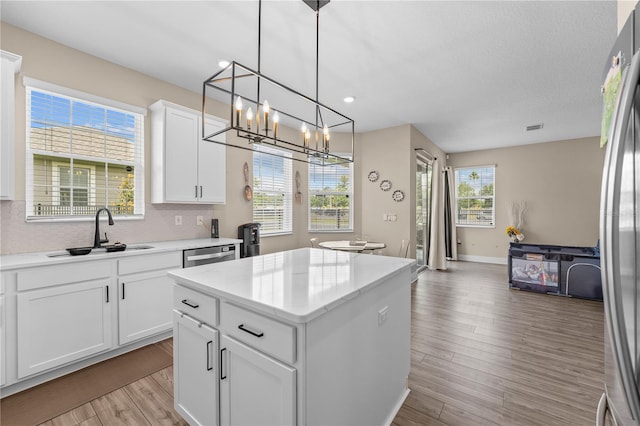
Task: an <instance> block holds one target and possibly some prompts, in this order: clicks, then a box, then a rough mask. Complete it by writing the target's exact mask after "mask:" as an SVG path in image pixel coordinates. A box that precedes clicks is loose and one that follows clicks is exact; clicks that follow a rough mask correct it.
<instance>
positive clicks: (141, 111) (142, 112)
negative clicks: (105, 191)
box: [22, 76, 147, 223]
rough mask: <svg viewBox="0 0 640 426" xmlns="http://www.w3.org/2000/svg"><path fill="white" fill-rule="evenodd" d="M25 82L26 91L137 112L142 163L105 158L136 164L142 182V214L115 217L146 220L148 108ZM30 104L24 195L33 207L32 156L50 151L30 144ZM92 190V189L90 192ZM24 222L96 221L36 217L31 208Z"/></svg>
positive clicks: (138, 190) (139, 191) (138, 195)
mask: <svg viewBox="0 0 640 426" xmlns="http://www.w3.org/2000/svg"><path fill="white" fill-rule="evenodd" d="M22 82H23V85H24V86H25V92H26V93H27V96H28V93H29V91H30V90H37V91H45V92H51V93H52V94H53V95H61V96H66V97H71V98H76V99H78V100H80V101H82V102H85V103H94V104H96V105H98V106H101V107H108V108H110V109H113V110H120V111H121V112H125V113H132V114H136V127H137V128H139V129H140V146H139V147H138V149H139V157H140V162H139V163H135V162H133V163H132V162H129V161H119V160H109V161H106V162H105V164H107V163H111V164H118V165H130V166H134V167H135V171H134V180H135V182H139V184H137V185H136V203H137V204H139V208H140V213H136V214H133V215H128V216H117V217H116V218H115V220H127V221H128V220H143V219H144V217H145V210H146V209H145V193H144V187H145V185H146V182H145V179H144V176H145V171H144V170H145V164H144V158H145V152H144V148H145V146H144V145H145V129H144V117H146V115H147V109H146V108H144V107H139V106H135V105H130V104H127V103H124V102H119V101H116V100H113V99H109V98H104V97H102V96H97V95H93V94H90V93H86V92H82V91H80V90H75V89H70V88H68V87H64V86H59V85H57V84H54V83H49V82H46V81H42V80H37V79H34V78H30V77H26V76H25V77H23V79H22ZM29 104H30V101H29V100H27V102H25V109H26V112H25V114H26V115H25V130H26V149H25V153H26V163H27V164H26V167H25V172H26V176H25V182H26V189H25V195H26V197H25V198H26V200H27V201H30V204H31V205H30V206H29V202H28V203H27V206H28V207H31V208H33V181H32V179H31V178H30V177H29V176H33V155H34V154H45V155H49V153H43V152H42V151H40V150H32V149H31V148H30V146H31V136H30V134H31V132H30V131H29V126H30V124H29V123H28V121H27V119H28V118H29V117H30V112H29V111H28V108H29ZM68 158H69V159H71V158H74V159H84V157H83V156H78V155H73V154H71V155H69V157H68ZM87 160H94V158H87ZM90 192H91V191H90ZM25 215H26V217H25V222H27V223H29V222H89V221H94V220H95V218H93V217H91V216H45V217H38V216H33V215H29V211H28V210H25Z"/></svg>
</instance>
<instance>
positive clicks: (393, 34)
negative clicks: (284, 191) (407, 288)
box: [0, 0, 617, 153]
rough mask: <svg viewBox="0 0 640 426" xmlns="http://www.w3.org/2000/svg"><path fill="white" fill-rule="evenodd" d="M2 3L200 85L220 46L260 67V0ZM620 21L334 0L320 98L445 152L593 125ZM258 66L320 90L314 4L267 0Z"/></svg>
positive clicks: (590, 132) (45, 29)
mask: <svg viewBox="0 0 640 426" xmlns="http://www.w3.org/2000/svg"><path fill="white" fill-rule="evenodd" d="M0 7H1V9H0V12H1V15H0V16H1V18H2V20H3V21H5V22H8V23H10V24H13V25H15V26H18V27H21V28H24V29H26V30H28V31H31V32H34V33H36V34H39V35H42V36H44V37H46V38H49V39H52V40H55V41H58V42H60V43H62V44H65V45H68V46H71V47H73V48H76V49H78V50H81V51H84V52H87V53H90V54H92V55H95V56H98V57H101V58H104V59H106V60H109V61H111V62H115V63H118V64H120V65H123V66H126V67H129V68H132V69H134V70H137V71H140V72H142V73H144V74H148V75H151V76H153V77H157V78H159V79H162V80H165V81H168V82H170V83H173V84H176V85H178V86H181V87H184V88H187V89H190V90H192V91H194V92H197V93H201V90H202V82H203V81H204V80H205V79H206V78H208V77H209V76H211V75H212V74H214V73H215V72H217V71H218V66H217V63H218V61H219V60H220V59H229V60H236V61H238V62H239V63H241V64H243V65H246V66H249V67H257V50H258V49H257V14H258V2H257V1H255V0H245V1H238V0H236V1H193V2H191V1H101V2H94V1H71V2H64V1H45V2H35V1H8V0H2V4H1V6H0ZM616 33H617V30H616V2H615V1H546V2H539V1H512V2H511V1H510V2H505V1H463V2H458V1H351V0H332V1H331V2H330V3H329V4H328V5H327V6H325V7H323V8H322V9H321V10H320V74H319V79H320V96H319V100H320V101H321V102H323V103H325V104H328V105H329V106H332V107H333V108H334V109H336V110H338V111H340V112H342V113H344V114H345V115H347V116H349V117H351V118H353V119H354V120H355V123H356V131H357V132H365V131H370V130H375V129H381V128H386V127H391V126H397V125H402V124H407V123H410V124H413V125H414V126H415V127H416V128H417V129H418V130H420V131H421V132H422V133H423V134H424V135H425V136H427V137H428V138H430V139H431V140H432V141H433V142H435V143H436V144H437V145H438V146H439V147H440V148H442V149H443V150H444V151H445V152H450V153H454V152H464V151H471V150H476V149H487V148H496V147H504V146H515V145H520V144H529V143H538V142H547V141H555V140H563V139H572V138H580V137H587V136H595V135H598V134H599V133H600V114H601V97H600V84H601V74H602V70H603V68H604V65H605V62H606V60H607V55H608V53H609V49H610V47H611V45H612V44H613V41H614V40H615V37H616ZM261 70H262V72H263V73H264V74H265V75H268V76H269V77H272V78H275V79H276V80H279V81H281V82H282V83H284V84H286V85H288V86H290V87H292V88H294V89H296V90H298V91H301V92H302V93H304V94H307V95H309V96H311V97H315V14H314V13H313V11H312V10H311V9H310V8H309V7H307V6H306V5H305V4H304V3H303V2H302V1H300V0H295V1H293V0H292V1H267V0H265V1H264V2H263V4H262V63H261ZM347 95H353V96H355V97H356V98H357V100H356V102H354V103H353V104H344V103H343V102H342V99H343V98H344V97H345V96H347ZM538 123H544V128H543V129H542V130H540V131H537V132H528V133H527V132H525V131H524V128H525V126H527V125H531V124H538Z"/></svg>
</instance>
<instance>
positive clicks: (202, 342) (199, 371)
mask: <svg viewBox="0 0 640 426" xmlns="http://www.w3.org/2000/svg"><path fill="white" fill-rule="evenodd" d="M173 317H174V325H173V362H174V371H173V376H174V382H173V383H174V391H173V398H174V401H175V404H174V405H175V408H176V411H178V413H180V415H181V416H182V417H184V418H185V419H186V420H187V421H188V422H189V424H191V425H203V426H204V425H206V426H216V425H218V424H219V418H218V409H217V408H218V407H217V404H216V403H212V401H217V400H218V331H216V330H214V329H213V328H211V327H209V326H207V325H206V324H202V323H201V322H199V321H197V320H195V319H193V318H191V317H189V316H188V315H183V314H181V313H179V312H177V311H174V313H173Z"/></svg>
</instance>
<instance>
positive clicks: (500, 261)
mask: <svg viewBox="0 0 640 426" xmlns="http://www.w3.org/2000/svg"><path fill="white" fill-rule="evenodd" d="M458 260H464V261H465V262H478V263H494V264H496V265H506V264H507V258H506V257H489V256H472V255H467V254H459V255H458Z"/></svg>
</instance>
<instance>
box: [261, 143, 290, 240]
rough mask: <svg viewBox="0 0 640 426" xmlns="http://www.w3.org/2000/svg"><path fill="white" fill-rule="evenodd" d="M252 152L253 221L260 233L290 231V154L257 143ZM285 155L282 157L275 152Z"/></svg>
mask: <svg viewBox="0 0 640 426" xmlns="http://www.w3.org/2000/svg"><path fill="white" fill-rule="evenodd" d="M256 149H257V150H256V151H254V153H253V221H254V222H257V223H260V224H261V226H260V232H261V233H262V234H263V235H269V234H279V233H290V232H292V229H293V223H292V222H293V220H292V216H293V213H292V210H293V203H292V198H293V197H292V192H293V190H292V160H291V153H286V152H285V151H282V150H278V149H274V148H270V147H265V146H258V147H256ZM277 152H278V155H285V156H286V157H288V158H282V157H278V156H275V155H272V154H274V153H277Z"/></svg>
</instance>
